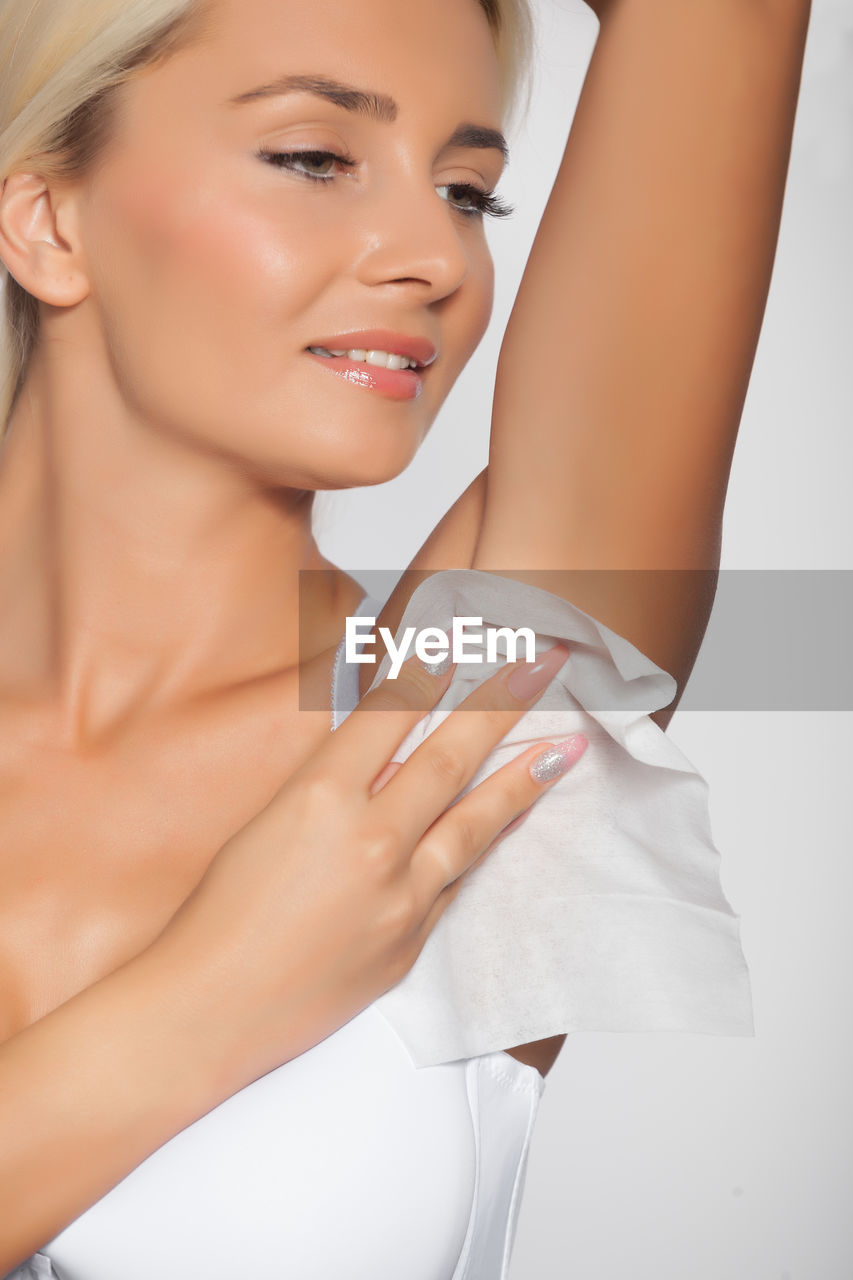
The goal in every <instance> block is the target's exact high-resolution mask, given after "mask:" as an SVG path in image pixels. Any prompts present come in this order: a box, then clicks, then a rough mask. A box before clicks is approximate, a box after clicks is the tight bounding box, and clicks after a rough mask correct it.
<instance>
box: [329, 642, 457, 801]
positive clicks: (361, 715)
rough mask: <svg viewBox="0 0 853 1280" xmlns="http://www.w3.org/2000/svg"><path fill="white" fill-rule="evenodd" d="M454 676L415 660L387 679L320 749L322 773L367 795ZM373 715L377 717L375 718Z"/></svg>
mask: <svg viewBox="0 0 853 1280" xmlns="http://www.w3.org/2000/svg"><path fill="white" fill-rule="evenodd" d="M452 678H453V664H452V663H448V664H447V666H446V667H445V669H444V670H442V671H438V672H436V670H435V667H434V666H432V667H431V666H427V665H426V664H424V663H423V662H421V660H420V658H418V657H417V656H412V657H411V658H407V659H406V661H405V662H404V663H403V664H402V666H401V667H400V671H399V674H398V675H397V677H396V679H393V680H392V679H391V678H390V676H389V675H388V676H386V677H385V679H384V680H382V681H381V683H380V684H378V685H377V686H376V688H375V689H371V690H370V692H369V693H366V694H365V695H364V697H363V698H362V699H361V701H360V702H359V703H358V705H357V706H356V707H355V709H354V710H353V711H351V712H350V714H349V715H348V716H347V718H346V720H344V721H343V723H342V724H341V725H339V726H338V728H337V729H336V730H335V732H334V733H333V734H332V735H331V738H330V739H329V741H328V742H327V743H326V744H325V745H324V746H323V749H322V757H323V765H322V767H323V768H324V769H326V768H327V767H328V768H331V770H332V771H333V773H334V776H335V777H339V778H342V779H345V780H347V781H349V782H351V783H353V784H355V785H360V786H362V787H363V788H364V790H365V792H367V790H368V788H369V786H370V784H371V783H372V782H373V781H374V779H375V778H376V776H377V774H378V773H379V771H380V769H383V768H384V767H385V765H386V764H387V763H388V761H389V759H390V757H391V756H392V755H393V754H394V752H395V751H396V750H397V748H398V747H399V745H400V743H401V742H402V741H403V739H404V738H405V737H406V735H407V734H408V733H409V732H410V731H411V730H412V729H413V728H414V726H415V725H416V724H417V723H418V721H419V720H422V719H423V717H424V716H425V715H426V713H427V712H428V711H431V710H432V708H433V707H434V706H435V704H436V703H437V702H438V701H439V699H440V698H441V695H442V694H443V693H444V691H445V690H446V688H447V686H448V685H449V684H450V681H451V679H452ZM374 713H375V714H374Z"/></svg>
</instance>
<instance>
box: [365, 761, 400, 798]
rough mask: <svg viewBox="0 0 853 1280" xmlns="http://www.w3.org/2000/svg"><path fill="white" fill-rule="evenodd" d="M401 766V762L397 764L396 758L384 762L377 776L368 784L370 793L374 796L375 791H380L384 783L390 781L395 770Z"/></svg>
mask: <svg viewBox="0 0 853 1280" xmlns="http://www.w3.org/2000/svg"><path fill="white" fill-rule="evenodd" d="M402 767H403V766H402V764H398V763H397V761H396V760H392V761H391V763H390V764H386V766H385V768H384V769H381V770H380V772H379V773H378V774H377V776H376V777H375V778H374V779H373V782H372V783H371V784H370V794H371V795H372V796H374V795H376V792H377V791H381V790H382V788H383V787H384V786H385V783H386V782H390V780H391V779H392V778H393V777H394V774H395V773H396V772H397V770H398V769H402Z"/></svg>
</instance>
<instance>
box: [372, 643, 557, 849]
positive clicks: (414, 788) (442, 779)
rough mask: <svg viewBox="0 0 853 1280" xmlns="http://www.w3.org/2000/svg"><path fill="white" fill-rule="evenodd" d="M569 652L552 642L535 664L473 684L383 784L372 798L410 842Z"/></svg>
mask: <svg viewBox="0 0 853 1280" xmlns="http://www.w3.org/2000/svg"><path fill="white" fill-rule="evenodd" d="M568 657H569V650H568V649H567V648H566V646H565V645H563V644H556V645H554V646H553V647H552V648H551V649H549V650H548V651H547V652H546V653H543V654H541V655H540V657H539V658H538V659H537V661H536V662H535V663H534V664H529V663H524V662H517V663H507V664H506V665H505V666H503V667H502V668H500V670H498V671H497V672H495V673H494V675H492V676H490V677H489V679H488V680H484V681H483V682H482V684H479V685H477V687H476V688H475V689H473V690H472V691H471V693H470V694H469V695H468V697H467V698H465V699H463V701H462V702H461V703H460V704H459V706H458V707H457V708H455V709H454V711H452V712H451V714H450V715H449V716H448V717H447V718H446V719H445V720H444V721H443V723H442V724H440V725H439V726H438V728H437V729H435V730H433V732H432V733H431V734H429V736H428V737H427V738H425V739H424V741H423V742H422V743H421V744H420V746H418V747H417V748H416V749H415V750H414V751H413V752H412V754H411V755H410V756H409V758H408V759H407V760H406V761H405V763H404V765H403V768H402V769H401V770H400V771H399V773H397V774H396V775H395V776H394V777H393V779H391V780H389V782H388V784H387V786H385V787H384V788H383V791H382V796H381V801H380V800H377V803H381V805H382V807H383V809H384V811H385V814H384V816H385V817H386V818H387V819H388V821H389V822H390V823H392V824H393V825H394V827H395V828H397V829H398V830H400V831H401V832H402V833H404V834H405V835H406V836H407V837H408V839H409V840H410V841H411V842H414V841H415V840H417V839H418V837H419V836H420V835H422V834H423V833H424V832H425V831H426V829H427V827H428V826H429V825H430V824H431V823H432V822H434V821H435V819H436V817H437V816H438V814H440V813H441V812H442V811H443V810H444V809H446V808H447V806H448V805H449V804H452V802H453V801H454V800H455V799H456V797H457V796H458V795H459V793H460V791H463V790H464V788H465V787H466V786H467V785H468V783H469V782H470V781H471V778H473V776H474V774H475V773H476V772H477V770H478V769H479V768H480V766H481V764H482V763H483V760H484V759H485V758H486V756H488V755H489V753H490V752H491V751H493V750H494V748H495V747H496V746H497V744H498V743H499V742H500V741H501V739H502V738H504V737H505V736H506V734H507V733H508V732H509V730H510V729H511V728H512V727H513V725H514V724H516V723H517V721H518V720H519V719H520V718H521V717H522V716H523V715H524V714H525V713H526V712H527V711H528V710H529V709H530V707H531V706H533V704H534V703H535V702H536V701H537V700H538V699H539V698H540V697H541V696H542V693H543V692H544V690H545V689H546V688H547V686H548V685H549V684H550V682H551V680H553V678H554V676H555V675H556V673H557V672H558V671H559V670H560V669H561V667H562V666H563V665H564V664H565V662H566V660H567V658H568ZM519 677H521V679H520V680H519ZM512 703H514V704H515V706H514V709H510V704H512Z"/></svg>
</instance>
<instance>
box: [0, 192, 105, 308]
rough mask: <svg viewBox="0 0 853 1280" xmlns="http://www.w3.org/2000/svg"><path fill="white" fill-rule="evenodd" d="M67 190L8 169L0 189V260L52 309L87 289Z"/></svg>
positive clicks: (78, 298) (70, 302)
mask: <svg viewBox="0 0 853 1280" xmlns="http://www.w3.org/2000/svg"><path fill="white" fill-rule="evenodd" d="M72 228H73V211H72V207H71V200H70V193H67V194H66V195H64V196H63V195H61V194H60V192H59V188H58V187H57V188H54V187H52V186H51V185H49V184H48V182H47V180H46V179H45V178H43V177H41V176H40V175H39V174H36V173H13V174H10V175H9V176H8V177H7V178H6V179H4V181H3V184H2V187H0V258H2V259H3V262H4V263H5V264H6V266H7V267H8V269H9V273H10V275H12V276H14V278H15V279H16V280H17V281H18V284H19V285H20V286H21V288H22V289H26V291H27V293H31V294H32V295H33V297H35V298H39V299H40V300H41V301H42V302H47V303H50V304H51V305H52V306H55V307H71V306H74V305H75V303H77V302H81V301H82V300H83V298H85V297H86V296H87V294H88V292H89V281H88V279H87V277H86V274H85V271H84V270H83V257H82V253H81V252H80V251H79V248H78V246H77V245H76V244H75V237H74V233H73V230H72Z"/></svg>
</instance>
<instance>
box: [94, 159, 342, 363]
mask: <svg viewBox="0 0 853 1280" xmlns="http://www.w3.org/2000/svg"><path fill="white" fill-rule="evenodd" d="M233 188H234V184H233V182H231V183H230V184H229V183H226V182H224V181H223V182H221V183H219V184H217V183H216V182H215V176H214V180H213V181H212V180H211V175H210V173H209V172H206V173H205V175H204V180H201V179H200V178H199V180H198V181H194V175H192V174H191V173H183V174H180V175H179V174H175V173H170V172H169V171H168V170H161V171H159V172H154V173H152V174H150V175H149V176H148V180H147V181H146V183H145V184H144V185H143V186H136V187H134V185H133V184H132V183H130V182H129V181H127V177H126V175H122V174H117V175H116V176H115V179H114V181H112V182H111V183H110V184H109V187H108V188H107V189H103V190H102V191H101V192H100V193H99V194H100V199H99V200H98V201H97V202H96V204H95V206H94V208H93V216H92V218H91V223H90V225H91V228H92V237H91V238H92V243H93V244H95V245H96V246H97V252H96V254H95V255H94V261H93V276H94V279H95V285H96V293H97V295H98V296H99V298H100V300H101V302H102V303H103V308H104V311H105V320H106V321H107V322H108V323H111V325H112V326H113V327H114V328H116V329H119V328H121V326H122V325H123V324H124V323H125V322H127V323H130V324H131V326H132V327H133V328H134V329H137V328H138V327H139V326H140V325H141V324H143V323H145V324H149V323H151V324H154V327H153V328H152V329H151V330H149V340H150V338H151V337H152V336H155V338H156V334H157V333H160V334H161V335H162V336H163V338H164V339H165V337H166V335H167V334H173V333H174V332H175V331H176V330H180V332H181V342H182V345H183V344H184V343H186V342H187V341H189V342H192V341H193V340H194V338H197V339H198V340H199V341H201V340H204V341H205V342H207V343H208V344H210V343H213V344H214V346H216V345H218V344H219V343H221V342H222V341H227V342H228V343H236V344H237V345H238V346H240V347H242V346H244V345H247V344H248V341H249V340H250V339H251V341H252V342H253V343H254V342H257V341H258V339H259V338H262V336H263V334H264V333H267V332H268V331H267V326H268V325H270V324H277V325H278V326H279V327H280V325H281V323H282V320H286V319H287V318H288V316H297V315H298V314H299V312H300V310H301V308H302V306H303V305H305V304H306V303H307V302H308V300H309V299H310V298H311V297H312V296H313V295H315V294H316V291H317V288H318V286H321V285H322V283H323V281H324V279H325V278H327V277H328V275H329V274H330V272H331V271H332V269H333V264H332V262H331V261H330V257H331V255H330V252H329V246H330V245H331V244H334V243H336V238H335V237H330V236H329V235H328V234H324V232H323V228H322V227H321V226H318V225H317V222H316V220H312V219H307V218H304V217H296V216H289V211H288V210H286V209H283V208H282V207H281V205H280V203H279V204H277V205H275V206H274V205H273V204H272V202H271V201H270V202H264V201H258V200H257V199H252V197H251V195H250V193H248V192H247V193H246V194H245V195H244V194H243V193H241V192H240V191H236V192H235V191H234V189H233ZM130 192H133V195H132V197H129V193H130ZM291 212H292V211H291ZM338 239H339V238H338ZM155 321H156V323H155ZM272 336H273V335H269V337H270V339H271V338H272ZM279 340H280V329H279Z"/></svg>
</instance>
